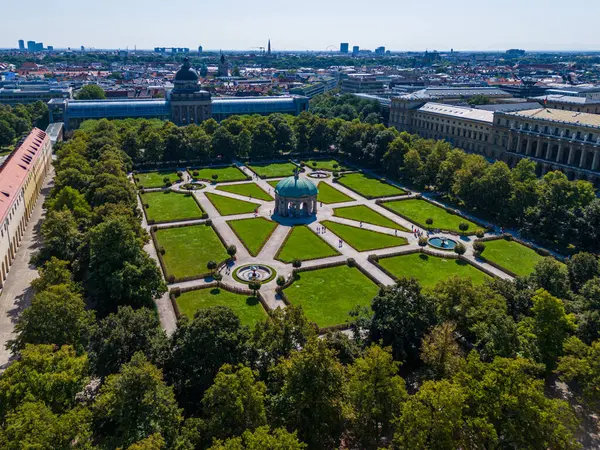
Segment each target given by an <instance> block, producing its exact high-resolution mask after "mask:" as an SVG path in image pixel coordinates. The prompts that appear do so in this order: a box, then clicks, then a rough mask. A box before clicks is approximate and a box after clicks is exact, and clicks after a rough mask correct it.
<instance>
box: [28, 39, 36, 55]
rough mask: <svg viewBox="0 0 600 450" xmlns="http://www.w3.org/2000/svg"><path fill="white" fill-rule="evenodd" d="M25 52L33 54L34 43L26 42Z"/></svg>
mask: <svg viewBox="0 0 600 450" xmlns="http://www.w3.org/2000/svg"><path fill="white" fill-rule="evenodd" d="M27 51H28V52H35V41H27Z"/></svg>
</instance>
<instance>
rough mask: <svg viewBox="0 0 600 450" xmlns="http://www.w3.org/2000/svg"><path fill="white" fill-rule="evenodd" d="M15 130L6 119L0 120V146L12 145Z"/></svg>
mask: <svg viewBox="0 0 600 450" xmlns="http://www.w3.org/2000/svg"><path fill="white" fill-rule="evenodd" d="M15 137H16V134H15V130H13V128H12V127H11V126H10V124H9V123H8V122H7V121H6V120H0V147H7V146H9V145H12V144H13V142H14V140H15Z"/></svg>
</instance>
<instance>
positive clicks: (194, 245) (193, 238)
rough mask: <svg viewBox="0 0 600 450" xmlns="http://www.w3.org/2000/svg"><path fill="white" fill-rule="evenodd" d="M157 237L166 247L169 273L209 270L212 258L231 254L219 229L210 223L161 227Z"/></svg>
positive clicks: (165, 259)
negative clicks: (216, 231) (224, 245)
mask: <svg viewBox="0 0 600 450" xmlns="http://www.w3.org/2000/svg"><path fill="white" fill-rule="evenodd" d="M156 240H157V241H158V245H159V246H161V247H163V248H164V249H165V254H164V255H163V256H162V257H163V260H164V262H165V265H166V268H167V272H168V274H169V275H174V276H175V277H176V278H182V277H189V276H193V275H200V274H203V273H207V272H208V269H207V268H206V264H207V263H208V262H209V261H211V260H212V261H216V262H221V261H224V260H225V259H227V258H228V255H227V252H226V251H225V247H223V244H222V243H221V240H220V239H219V237H218V236H217V233H215V230H213V228H212V227H210V226H207V225H192V226H189V227H179V228H167V229H163V230H161V229H159V230H157V231H156Z"/></svg>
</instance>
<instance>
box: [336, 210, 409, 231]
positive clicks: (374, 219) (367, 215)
mask: <svg viewBox="0 0 600 450" xmlns="http://www.w3.org/2000/svg"><path fill="white" fill-rule="evenodd" d="M333 215H334V216H337V217H343V218H345V219H350V220H356V221H357V222H365V223H371V224H373V225H379V226H380V227H386V228H392V229H396V230H401V231H408V230H407V229H406V228H405V227H403V226H402V225H399V224H397V223H396V222H393V221H391V220H390V219H388V218H387V217H385V216H382V215H381V214H379V213H378V212H376V211H373V210H372V209H371V208H369V207H368V206H365V205H358V206H344V207H342V208H335V209H334V210H333Z"/></svg>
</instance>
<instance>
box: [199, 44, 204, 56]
mask: <svg viewBox="0 0 600 450" xmlns="http://www.w3.org/2000/svg"><path fill="white" fill-rule="evenodd" d="M202 51H203V49H202V46H201V45H199V46H198V54H199V55H201V54H202Z"/></svg>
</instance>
